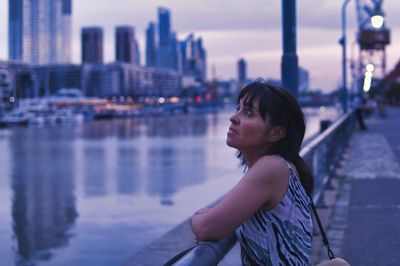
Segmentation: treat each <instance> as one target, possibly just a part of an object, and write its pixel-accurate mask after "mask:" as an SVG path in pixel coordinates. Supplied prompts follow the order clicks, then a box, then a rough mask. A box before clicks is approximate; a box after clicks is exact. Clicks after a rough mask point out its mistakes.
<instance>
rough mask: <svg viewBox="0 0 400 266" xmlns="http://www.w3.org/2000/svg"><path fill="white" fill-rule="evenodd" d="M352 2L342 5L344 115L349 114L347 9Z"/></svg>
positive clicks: (341, 41) (342, 98) (345, 2)
mask: <svg viewBox="0 0 400 266" xmlns="http://www.w3.org/2000/svg"><path fill="white" fill-rule="evenodd" d="M350 1H351V0H344V2H343V4H342V38H340V41H339V43H340V44H341V45H342V81H343V84H342V93H341V103H342V110H343V113H347V71H346V7H347V5H348V4H349V2H350Z"/></svg>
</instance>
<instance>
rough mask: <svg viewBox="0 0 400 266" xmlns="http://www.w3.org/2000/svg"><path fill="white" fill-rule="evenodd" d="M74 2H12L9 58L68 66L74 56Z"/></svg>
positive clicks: (40, 0) (50, 0)
mask: <svg viewBox="0 0 400 266" xmlns="http://www.w3.org/2000/svg"><path fill="white" fill-rule="evenodd" d="M71 1H72V0H35V1H33V0H32V1H27V0H9V1H8V3H9V23H8V36H9V38H8V39H9V45H8V47H9V59H10V60H17V61H22V62H25V63H30V64H34V65H40V64H56V63H66V62H69V61H70V59H71V58H70V57H71V55H70V54H71V53H70V46H71V14H72V4H71Z"/></svg>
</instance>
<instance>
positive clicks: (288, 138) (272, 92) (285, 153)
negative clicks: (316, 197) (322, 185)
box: [237, 80, 314, 196]
mask: <svg viewBox="0 0 400 266" xmlns="http://www.w3.org/2000/svg"><path fill="white" fill-rule="evenodd" d="M256 99H259V104H258V110H259V112H260V115H261V117H262V118H263V119H264V121H265V120H266V119H267V116H268V119H269V120H270V122H271V124H272V125H273V126H282V127H284V128H285V129H286V135H285V137H284V138H282V139H281V140H279V141H277V142H276V143H275V144H274V145H273V146H272V148H271V150H269V151H268V152H266V153H265V155H272V154H277V155H280V156H282V157H283V158H284V159H285V160H287V161H290V162H292V163H293V164H294V165H295V166H296V169H297V171H298V173H299V175H300V181H301V183H302V185H303V187H304V189H305V191H306V192H307V194H308V195H310V196H311V193H312V191H313V188H314V180H313V174H312V171H311V169H310V167H309V166H308V164H307V163H306V162H305V161H304V159H303V158H301V157H300V155H299V152H300V148H301V143H302V142H303V138H304V133H305V130H306V125H305V121H304V114H303V111H302V110H301V107H300V105H299V104H298V102H297V100H296V98H295V97H293V95H292V94H291V93H290V92H289V91H288V90H286V89H284V88H280V87H275V86H273V85H271V84H267V83H265V82H263V81H261V80H257V81H255V82H253V83H250V84H248V85H247V86H245V87H244V88H243V89H242V90H241V91H240V93H239V95H238V99H237V102H238V103H239V102H240V100H243V103H244V104H246V105H252V104H253V102H254V101H255V100H256ZM237 156H238V158H239V159H240V160H241V164H242V165H244V166H246V165H247V164H246V161H245V159H244V157H243V155H242V153H241V152H240V151H239V152H238V155H237Z"/></svg>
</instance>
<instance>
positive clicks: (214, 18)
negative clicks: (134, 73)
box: [0, 0, 400, 91]
mask: <svg viewBox="0 0 400 266" xmlns="http://www.w3.org/2000/svg"><path fill="white" fill-rule="evenodd" d="M7 2H8V1H7V0H0V60H7V55H8V48H7V38H8V37H7V25H8V22H7V19H8V13H7V6H8V3H7ZM266 2H267V4H266V3H265V1H259V0H255V1H247V2H246V5H243V1H229V2H228V1H218V2H215V1H211V0H208V1H202V2H201V3H197V2H196V1H181V0H175V1H171V0H170V1H146V3H145V4H143V3H132V2H131V1H127V0H115V1H113V5H110V4H106V3H105V4H102V5H96V9H93V8H91V6H92V5H93V1H89V0H88V1H74V2H73V15H72V23H73V27H72V28H73V32H72V40H73V46H72V51H73V52H72V62H73V63H80V54H81V48H80V30H81V28H82V27H88V26H100V27H103V28H104V33H105V38H104V39H105V42H104V49H105V53H104V61H105V62H113V61H115V47H114V46H115V45H114V44H115V38H114V34H115V28H116V27H117V26H119V25H130V26H133V27H134V28H135V31H136V38H137V39H138V42H139V47H140V57H141V64H142V65H144V64H145V62H144V58H146V57H145V47H146V46H145V30H146V28H147V26H148V23H149V22H151V21H153V22H156V21H157V8H158V7H160V6H162V7H166V8H168V9H169V10H170V11H171V28H173V29H174V30H175V31H176V32H177V33H178V38H179V39H184V38H185V37H186V36H187V35H188V34H189V33H190V32H194V33H195V35H196V36H201V37H202V39H203V42H204V47H206V49H207V53H208V66H207V67H208V77H209V78H212V75H211V69H212V68H213V66H215V68H216V76H217V78H222V79H227V78H236V62H237V60H238V59H239V58H241V57H243V58H245V60H246V61H247V63H248V76H249V78H257V77H263V78H268V77H270V78H279V77H280V61H281V56H282V48H281V41H282V40H281V39H282V36H281V1H273V0H270V1H266ZM394 2H395V1H390V2H389V1H387V2H384V4H383V7H384V10H385V12H386V19H387V26H388V28H389V29H390V30H391V40H392V41H391V44H390V45H389V46H388V48H387V54H388V61H387V71H389V70H390V69H391V68H392V67H393V66H394V64H395V63H396V62H397V61H398V59H399V57H400V45H399V42H400V41H399V37H397V35H398V34H396V33H397V32H398V31H399V30H400V29H399V25H400V18H398V17H395V14H394V12H393V11H392V12H391V10H398V9H399V8H400V3H394ZM317 3H318V7H319V8H318V12H315V10H316V9H315V6H316V5H317ZM228 4H229V5H228ZM4 7H6V8H4ZM340 8H341V2H335V1H324V2H323V3H321V1H317V0H307V1H302V2H301V3H300V2H299V3H298V6H297V22H298V31H297V36H298V40H297V50H298V55H299V64H300V66H301V67H303V68H304V69H306V70H309V71H310V80H311V88H323V89H325V90H326V91H329V90H332V89H335V88H336V87H337V85H338V84H339V83H340V73H341V72H340V67H341V65H340V56H341V48H340V45H339V44H338V39H339V37H340ZM313 10H314V11H313ZM221 12H224V13H221ZM314 13H315V14H314ZM355 16H356V14H355V4H354V3H351V4H350V5H349V7H348V9H347V18H348V28H347V37H348V58H349V59H350V58H351V54H352V53H351V43H352V42H353V40H354V36H355V26H354V25H355ZM105 18H106V19H105ZM227 44H229V45H227Z"/></svg>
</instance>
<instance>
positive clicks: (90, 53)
mask: <svg viewBox="0 0 400 266" xmlns="http://www.w3.org/2000/svg"><path fill="white" fill-rule="evenodd" d="M81 44H82V63H90V64H101V63H103V29H102V28H100V27H87V28H82V32H81Z"/></svg>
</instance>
